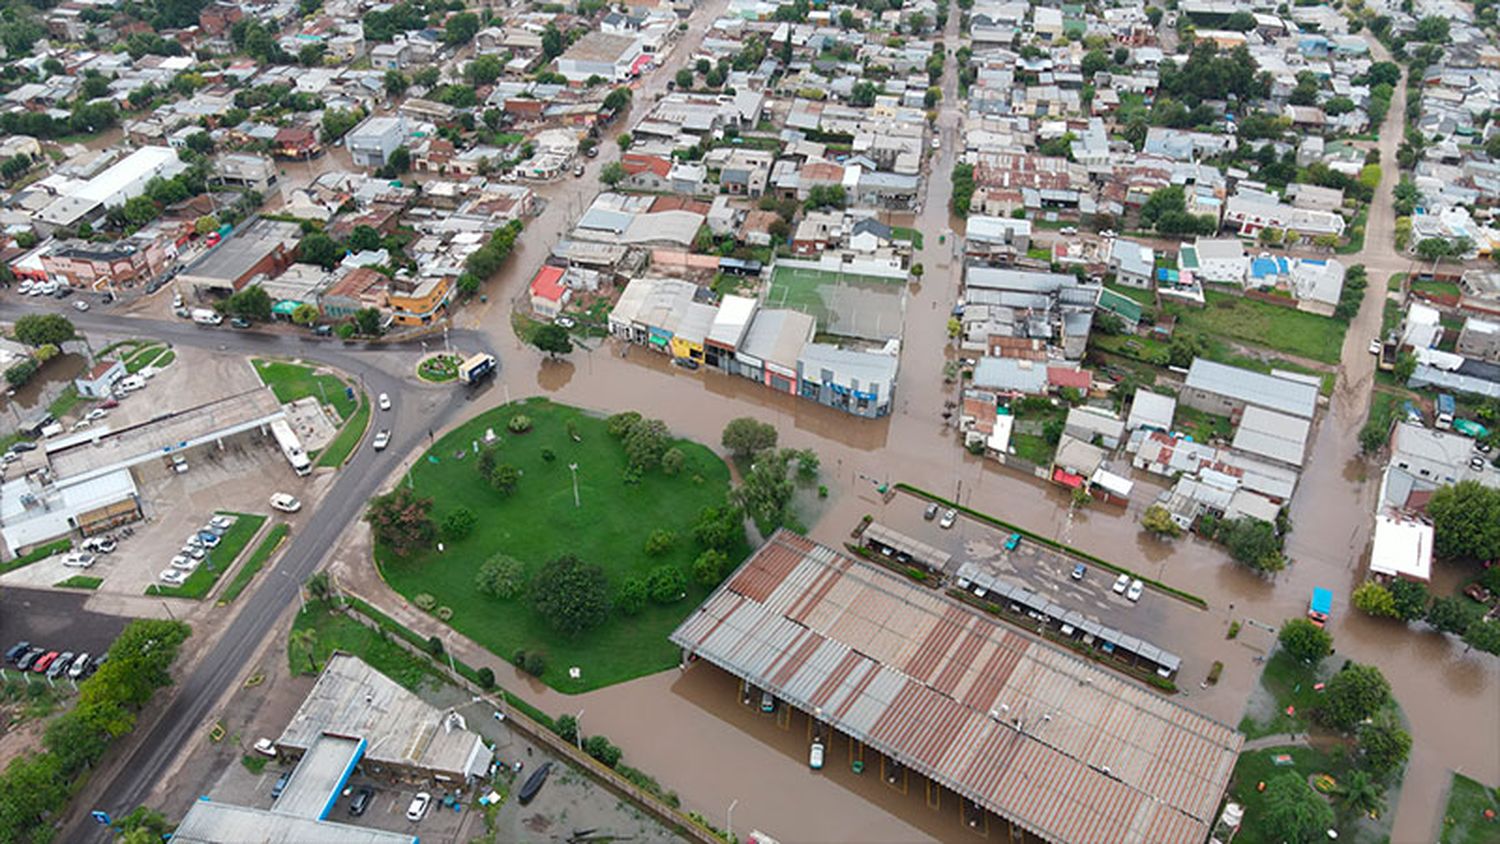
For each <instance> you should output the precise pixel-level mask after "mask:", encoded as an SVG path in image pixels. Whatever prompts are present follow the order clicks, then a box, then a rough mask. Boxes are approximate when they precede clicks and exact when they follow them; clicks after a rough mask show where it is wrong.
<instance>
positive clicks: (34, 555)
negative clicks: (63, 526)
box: [0, 539, 73, 574]
mask: <svg viewBox="0 0 1500 844" xmlns="http://www.w3.org/2000/svg"><path fill="white" fill-rule="evenodd" d="M71 550H73V541H72V540H71V539H59V540H57V541H56V542H48V543H47V544H46V545H38V546H37V547H35V548H33V549H31V550H30V551H27V552H26V553H25V554H22V555H21V556H19V557H16V558H15V559H14V560H11V561H10V562H8V563H0V574H5V573H6V572H12V571H15V570H16V569H18V568H21V567H22V566H29V565H31V564H32V563H34V562H36V561H37V560H45V559H46V558H48V557H50V556H52V555H53V554H61V553H64V552H66V551H71Z"/></svg>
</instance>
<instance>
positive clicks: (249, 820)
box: [172, 799, 417, 844]
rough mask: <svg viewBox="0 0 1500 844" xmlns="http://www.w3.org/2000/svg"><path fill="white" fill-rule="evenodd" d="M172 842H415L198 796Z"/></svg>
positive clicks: (406, 837) (405, 837) (393, 834)
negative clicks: (215, 801) (214, 801)
mask: <svg viewBox="0 0 1500 844" xmlns="http://www.w3.org/2000/svg"><path fill="white" fill-rule="evenodd" d="M172 841H173V844H240V843H241V842H245V841H254V842H256V844H303V842H307V841H318V842H322V844H417V837H416V836H415V835H412V834H411V833H409V832H386V831H385V830H383V829H371V828H369V827H363V826H350V825H349V824H342V823H330V822H328V821H320V820H315V819H313V818H297V817H292V816H291V815H278V814H276V813H274V812H267V811H265V810H263V809H251V808H249V807H246V806H231V805H229V804H228V803H212V802H209V801H208V800H201V799H200V800H199V801H198V802H196V803H194V804H193V805H192V808H190V809H188V813H187V816H186V817H184V818H183V819H182V823H180V824H178V825H177V830H176V831H175V832H173V833H172Z"/></svg>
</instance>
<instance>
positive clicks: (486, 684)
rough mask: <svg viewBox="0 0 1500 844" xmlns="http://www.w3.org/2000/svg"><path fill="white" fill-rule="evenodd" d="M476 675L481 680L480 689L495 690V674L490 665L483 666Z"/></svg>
mask: <svg viewBox="0 0 1500 844" xmlns="http://www.w3.org/2000/svg"><path fill="white" fill-rule="evenodd" d="M474 673H475V676H476V678H477V679H478V680H479V688H481V689H493V688H495V672H494V670H493V669H491V668H490V667H489V666H488V665H484V666H481V667H480V668H479V670H478V671H476V672H474Z"/></svg>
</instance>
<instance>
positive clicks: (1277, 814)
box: [1260, 771, 1334, 844]
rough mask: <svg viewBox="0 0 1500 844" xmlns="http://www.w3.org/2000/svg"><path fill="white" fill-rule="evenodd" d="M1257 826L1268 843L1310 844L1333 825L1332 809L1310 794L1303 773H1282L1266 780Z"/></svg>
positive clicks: (1313, 792) (1321, 837)
mask: <svg viewBox="0 0 1500 844" xmlns="http://www.w3.org/2000/svg"><path fill="white" fill-rule="evenodd" d="M1261 805H1262V807H1263V808H1262V812H1261V819H1260V824H1261V826H1262V827H1263V828H1264V829H1265V831H1266V832H1268V833H1270V835H1271V836H1272V837H1271V840H1274V841H1283V842H1286V844H1313V842H1315V841H1321V840H1323V838H1324V835H1325V831H1326V830H1328V829H1329V828H1331V827H1332V826H1333V821H1334V817H1333V807H1332V806H1330V805H1328V801H1327V800H1324V799H1323V796H1322V795H1320V794H1318V793H1317V792H1316V791H1313V789H1312V786H1310V785H1308V784H1307V780H1306V779H1304V778H1303V775H1302V774H1299V773H1297V772H1296V771H1283V772H1281V773H1278V774H1276V775H1274V776H1272V777H1271V778H1270V779H1269V780H1267V781H1266V791H1265V794H1264V795H1262V798H1261Z"/></svg>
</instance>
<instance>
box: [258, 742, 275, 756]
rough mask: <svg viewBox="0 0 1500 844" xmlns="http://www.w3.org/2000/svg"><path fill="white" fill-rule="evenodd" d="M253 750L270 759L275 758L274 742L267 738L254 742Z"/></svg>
mask: <svg viewBox="0 0 1500 844" xmlns="http://www.w3.org/2000/svg"><path fill="white" fill-rule="evenodd" d="M255 752H256V753H262V754H265V755H266V756H269V757H271V758H272V759H275V758H276V744H275V742H273V741H271V740H270V739H268V738H263V739H259V740H257V741H256V742H255Z"/></svg>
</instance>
